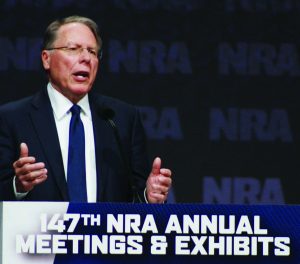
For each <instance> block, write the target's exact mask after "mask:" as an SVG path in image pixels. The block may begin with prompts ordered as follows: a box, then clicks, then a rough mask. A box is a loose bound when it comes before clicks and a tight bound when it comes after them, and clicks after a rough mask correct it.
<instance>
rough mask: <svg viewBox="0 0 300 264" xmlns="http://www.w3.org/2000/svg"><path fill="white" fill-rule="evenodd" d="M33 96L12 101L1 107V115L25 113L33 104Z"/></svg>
mask: <svg viewBox="0 0 300 264" xmlns="http://www.w3.org/2000/svg"><path fill="white" fill-rule="evenodd" d="M32 98H33V96H28V97H24V98H21V99H18V100H15V101H10V102H7V103H4V104H2V105H0V113H10V112H19V111H24V110H25V109H26V108H28V106H29V105H30V103H31V102H32Z"/></svg>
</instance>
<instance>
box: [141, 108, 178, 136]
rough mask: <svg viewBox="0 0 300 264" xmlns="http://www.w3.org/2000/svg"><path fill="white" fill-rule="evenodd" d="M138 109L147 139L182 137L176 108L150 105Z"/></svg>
mask: <svg viewBox="0 0 300 264" xmlns="http://www.w3.org/2000/svg"><path fill="white" fill-rule="evenodd" d="M139 110H140V112H141V115H142V121H143V125H144V128H145V131H146V135H147V137H148V139H156V140H163V139H173V140H182V139H183V132H182V128H181V122H180V119H179V115H178V110H177V108H175V107H163V108H162V109H161V110H158V109H156V108H154V107H150V106H141V107H139Z"/></svg>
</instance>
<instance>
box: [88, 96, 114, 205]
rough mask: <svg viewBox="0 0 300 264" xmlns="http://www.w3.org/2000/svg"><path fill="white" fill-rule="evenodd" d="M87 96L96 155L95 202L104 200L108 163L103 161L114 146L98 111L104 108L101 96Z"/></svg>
mask: <svg viewBox="0 0 300 264" xmlns="http://www.w3.org/2000/svg"><path fill="white" fill-rule="evenodd" d="M96 96H97V95H93V94H90V95H89V102H90V107H91V112H92V119H93V128H94V140H95V153H96V169H97V201H104V200H105V196H106V195H105V192H106V191H107V188H106V182H107V178H108V177H109V174H110V169H109V166H108V162H107V161H106V160H105V159H106V157H107V152H109V150H110V149H111V147H112V145H113V144H114V143H113V141H114V136H113V132H112V128H111V127H110V125H109V123H108V121H107V120H105V119H104V118H103V117H102V116H101V114H100V109H101V108H103V107H105V106H104V105H103V102H102V100H101V96H100V95H98V96H97V97H96Z"/></svg>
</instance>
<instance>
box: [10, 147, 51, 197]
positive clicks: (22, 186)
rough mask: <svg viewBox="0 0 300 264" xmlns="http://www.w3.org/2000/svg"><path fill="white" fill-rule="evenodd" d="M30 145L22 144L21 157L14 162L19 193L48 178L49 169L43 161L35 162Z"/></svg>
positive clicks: (29, 189) (27, 190) (25, 191)
mask: <svg viewBox="0 0 300 264" xmlns="http://www.w3.org/2000/svg"><path fill="white" fill-rule="evenodd" d="M28 154H29V151H28V147H27V145H26V144H25V143H21V145H20V157H19V159H18V160H16V161H15V162H14V163H13V168H14V171H15V175H16V178H15V183H16V191H17V192H18V193H27V192H29V191H31V190H32V189H33V188H34V186H35V185H38V184H40V183H42V182H44V181H45V180H46V179H47V169H46V168H45V164H44V163H43V162H35V161H36V160H35V157H30V156H29V155H28Z"/></svg>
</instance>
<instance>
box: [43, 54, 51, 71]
mask: <svg viewBox="0 0 300 264" xmlns="http://www.w3.org/2000/svg"><path fill="white" fill-rule="evenodd" d="M41 57H42V63H43V67H44V69H45V70H49V68H50V52H49V50H43V51H42V54H41Z"/></svg>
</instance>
